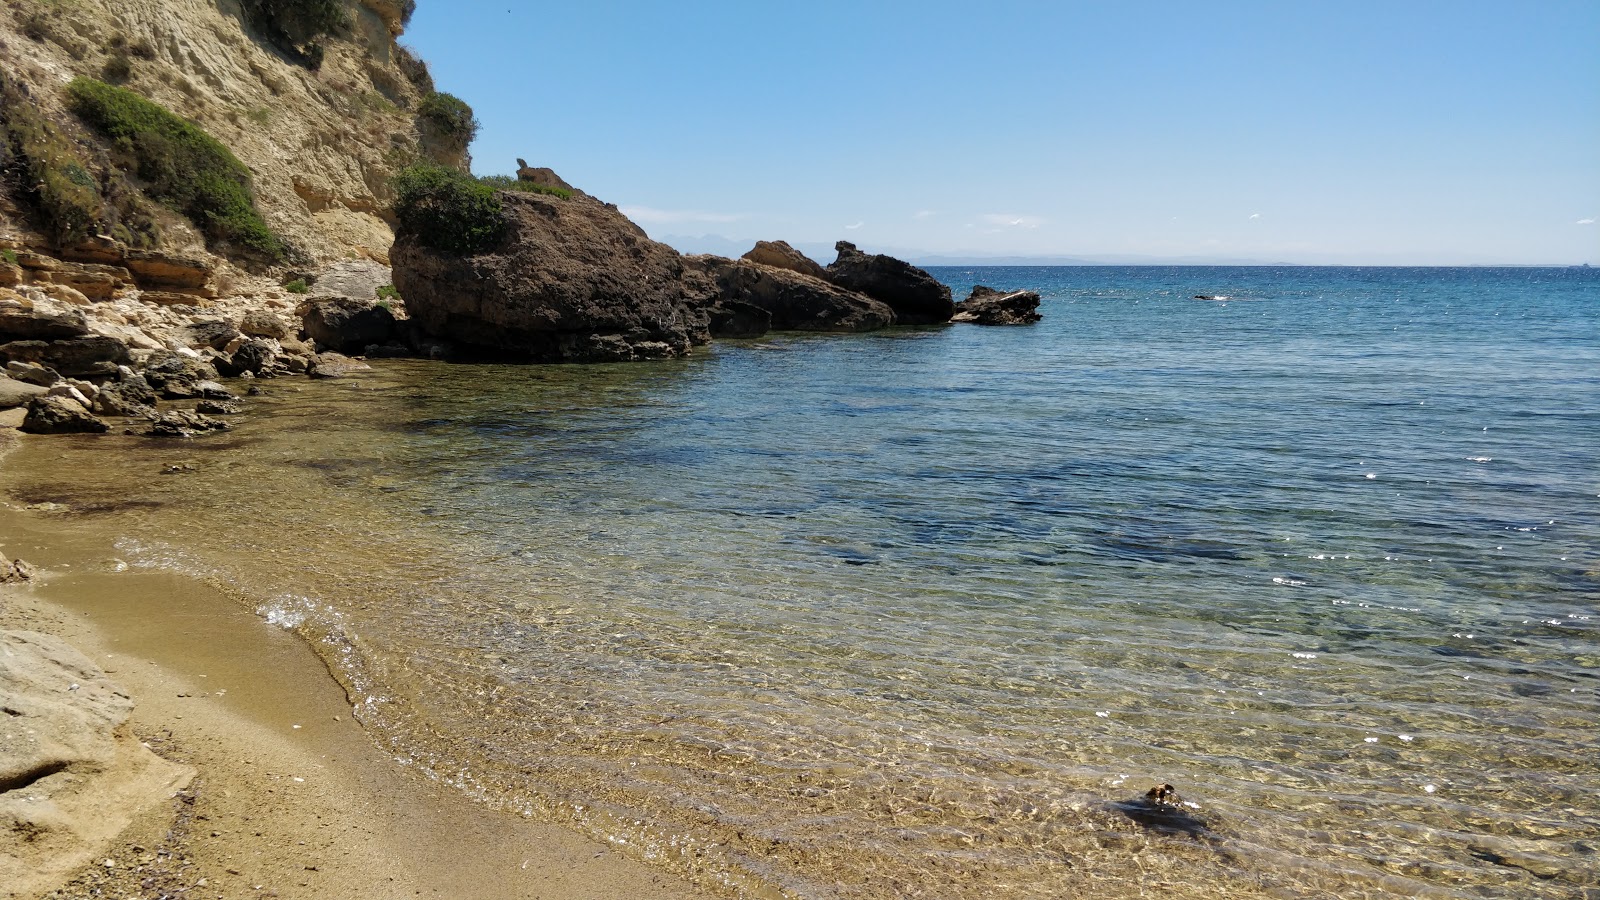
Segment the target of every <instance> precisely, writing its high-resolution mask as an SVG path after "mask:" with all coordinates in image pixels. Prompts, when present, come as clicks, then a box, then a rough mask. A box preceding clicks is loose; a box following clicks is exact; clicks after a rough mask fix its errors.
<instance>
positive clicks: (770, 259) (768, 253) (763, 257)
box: [739, 241, 828, 281]
mask: <svg viewBox="0 0 1600 900" xmlns="http://www.w3.org/2000/svg"><path fill="white" fill-rule="evenodd" d="M739 258H740V259H748V260H750V261H751V262H756V263H761V264H762V265H764V266H771V267H773V268H774V269H788V270H789V271H791V272H799V273H800V274H802V275H810V276H811V277H812V278H821V279H822V280H824V281H826V280H827V279H828V272H827V270H826V269H824V268H822V266H820V265H818V264H817V262H816V260H813V259H812V258H811V257H809V256H806V255H805V254H804V253H801V252H800V251H799V250H796V249H795V248H793V247H791V246H789V242H788V241H756V245H755V247H753V248H751V250H750V251H749V252H748V253H746V254H745V255H744V256H741V257H739Z"/></svg>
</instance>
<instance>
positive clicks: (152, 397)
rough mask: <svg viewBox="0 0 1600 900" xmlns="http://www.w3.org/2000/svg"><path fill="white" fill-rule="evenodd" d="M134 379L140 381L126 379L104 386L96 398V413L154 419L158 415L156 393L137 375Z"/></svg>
mask: <svg viewBox="0 0 1600 900" xmlns="http://www.w3.org/2000/svg"><path fill="white" fill-rule="evenodd" d="M134 378H137V379H138V381H137V382H135V381H133V380H131V379H126V380H123V381H120V382H115V383H112V384H107V385H103V386H102V387H101V388H100V393H98V394H96V395H95V397H94V411H95V412H97V413H99V414H100V415H102V416H129V417H134V418H141V419H154V418H155V417H156V416H157V415H158V414H157V412H156V408H155V406H156V393H155V391H154V390H152V389H151V387H150V384H149V382H147V381H145V380H144V379H143V378H141V377H139V376H137V375H136V376H134Z"/></svg>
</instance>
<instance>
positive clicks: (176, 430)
mask: <svg viewBox="0 0 1600 900" xmlns="http://www.w3.org/2000/svg"><path fill="white" fill-rule="evenodd" d="M232 428H233V426H232V425H229V424H228V423H227V422H224V421H222V420H221V419H214V418H212V417H211V416H208V415H205V414H204V413H198V412H190V411H189V410H186V409H179V410H173V411H172V412H164V413H162V414H160V415H159V416H157V417H156V419H155V421H154V422H151V423H150V427H149V429H147V430H146V431H145V435H146V436H147V437H193V436H194V435H196V434H202V433H204V432H208V431H228V430H230V429H232Z"/></svg>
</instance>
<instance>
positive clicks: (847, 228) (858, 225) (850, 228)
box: [844, 222, 867, 231]
mask: <svg viewBox="0 0 1600 900" xmlns="http://www.w3.org/2000/svg"><path fill="white" fill-rule="evenodd" d="M865 224H867V223H865V222H857V223H855V224H854V225H846V226H845V227H844V228H845V230H846V231H855V230H856V229H857V228H860V227H861V226H863V225H865Z"/></svg>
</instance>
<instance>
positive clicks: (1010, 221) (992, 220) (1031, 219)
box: [979, 213, 1045, 228]
mask: <svg viewBox="0 0 1600 900" xmlns="http://www.w3.org/2000/svg"><path fill="white" fill-rule="evenodd" d="M979 218H981V219H982V220H983V221H984V223H985V224H988V225H1000V226H1003V227H1005V228H1038V227H1039V226H1040V225H1043V224H1044V222H1045V220H1044V219H1041V218H1039V217H1038V216H1023V215H1018V214H1016V213H988V214H986V215H983V216H979Z"/></svg>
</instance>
